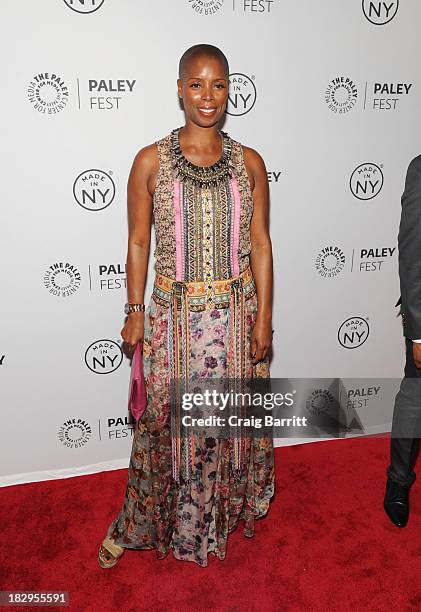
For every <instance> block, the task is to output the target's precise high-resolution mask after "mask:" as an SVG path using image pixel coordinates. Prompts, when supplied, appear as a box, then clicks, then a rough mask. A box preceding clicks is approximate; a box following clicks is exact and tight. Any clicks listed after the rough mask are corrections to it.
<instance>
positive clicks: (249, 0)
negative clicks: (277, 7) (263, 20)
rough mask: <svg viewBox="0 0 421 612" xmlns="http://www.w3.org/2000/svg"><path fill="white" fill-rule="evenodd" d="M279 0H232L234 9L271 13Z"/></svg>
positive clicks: (244, 11)
mask: <svg viewBox="0 0 421 612" xmlns="http://www.w3.org/2000/svg"><path fill="white" fill-rule="evenodd" d="M276 2H277V0H232V10H233V11H242V12H243V13H270V12H271V9H272V4H276Z"/></svg>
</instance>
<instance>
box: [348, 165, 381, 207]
mask: <svg viewBox="0 0 421 612" xmlns="http://www.w3.org/2000/svg"><path fill="white" fill-rule="evenodd" d="M382 169H383V164H380V165H377V164H374V163H373V162H366V163H364V164H360V165H359V166H357V167H356V168H355V170H353V172H352V174H351V177H350V179H349V188H350V189H351V193H352V195H353V196H355V197H356V198H358V199H359V200H372V199H373V198H375V197H376V196H377V195H378V194H379V193H380V191H381V190H382V187H383V183H384V175H383V170H382Z"/></svg>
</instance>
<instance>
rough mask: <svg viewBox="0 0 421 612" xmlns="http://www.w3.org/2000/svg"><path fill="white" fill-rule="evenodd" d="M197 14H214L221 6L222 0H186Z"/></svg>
mask: <svg viewBox="0 0 421 612" xmlns="http://www.w3.org/2000/svg"><path fill="white" fill-rule="evenodd" d="M187 2H188V4H189V5H190V6H191V8H192V9H193V10H194V12H195V13H197V14H198V15H214V14H215V13H216V12H217V11H219V9H221V8H222V7H223V4H224V0H187Z"/></svg>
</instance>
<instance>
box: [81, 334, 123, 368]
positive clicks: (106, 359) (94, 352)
mask: <svg viewBox="0 0 421 612" xmlns="http://www.w3.org/2000/svg"><path fill="white" fill-rule="evenodd" d="M122 361H123V351H122V350H121V347H120V345H119V344H117V342H114V340H96V341H95V342H92V344H91V345H89V346H88V348H87V349H86V351H85V363H86V365H87V366H88V368H89V369H90V370H91V372H94V374H110V373H111V372H115V371H116V370H117V369H118V368H119V367H120V365H121V363H122Z"/></svg>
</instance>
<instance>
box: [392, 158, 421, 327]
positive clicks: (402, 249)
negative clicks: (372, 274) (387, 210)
mask: <svg viewBox="0 0 421 612" xmlns="http://www.w3.org/2000/svg"><path fill="white" fill-rule="evenodd" d="M398 247H399V279H400V288H401V296H402V314H403V316H404V325H405V336H406V337H407V338H421V155H419V156H418V157H416V158H415V159H413V160H412V161H411V163H410V164H409V167H408V170H407V174H406V181H405V190H404V193H403V196H402V213H401V221H400V226H399V235H398Z"/></svg>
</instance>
